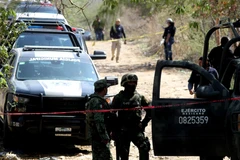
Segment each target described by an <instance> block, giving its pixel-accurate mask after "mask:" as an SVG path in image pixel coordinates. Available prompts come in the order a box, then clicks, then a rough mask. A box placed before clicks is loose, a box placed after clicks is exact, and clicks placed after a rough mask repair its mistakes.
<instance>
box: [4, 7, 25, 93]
mask: <svg viewBox="0 0 240 160" xmlns="http://www.w3.org/2000/svg"><path fill="white" fill-rule="evenodd" d="M15 16H16V15H15V12H14V11H13V10H11V9H5V8H0V18H1V21H0V64H1V65H2V66H3V69H2V72H0V88H3V87H6V86H7V83H6V78H8V77H9V76H10V75H11V72H10V71H11V69H12V66H10V65H4V64H6V63H7V61H8V60H9V58H10V55H9V53H8V51H9V49H11V48H12V45H13V43H14V42H15V40H16V38H17V37H18V35H19V34H20V33H21V32H22V31H23V30H24V29H25V28H26V25H25V24H24V23H11V22H10V21H9V20H8V18H9V17H15Z"/></svg>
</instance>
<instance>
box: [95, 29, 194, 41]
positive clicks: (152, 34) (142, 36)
mask: <svg viewBox="0 0 240 160" xmlns="http://www.w3.org/2000/svg"><path fill="white" fill-rule="evenodd" d="M188 28H189V27H188V26H187V25H185V26H183V27H179V28H178V30H180V31H178V32H177V34H179V33H181V32H183V31H185V30H187V29H188ZM163 33H164V32H156V33H150V34H144V35H141V36H137V37H132V38H126V39H125V40H136V39H141V38H145V37H151V36H155V35H159V34H163ZM110 41H111V42H113V41H118V40H114V39H113V40H105V42H110ZM95 43H96V40H94V42H93V44H92V46H94V45H95Z"/></svg>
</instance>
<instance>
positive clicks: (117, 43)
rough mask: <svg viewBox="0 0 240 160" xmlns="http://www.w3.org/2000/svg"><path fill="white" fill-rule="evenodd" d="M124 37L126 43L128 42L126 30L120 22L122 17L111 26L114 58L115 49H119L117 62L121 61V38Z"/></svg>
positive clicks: (113, 55) (113, 54)
mask: <svg viewBox="0 0 240 160" xmlns="http://www.w3.org/2000/svg"><path fill="white" fill-rule="evenodd" d="M123 37H124V39H125V40H124V44H126V35H125V32H124V28H123V26H122V25H121V24H120V19H117V20H116V23H115V25H114V26H112V27H111V30H110V38H111V39H112V58H111V60H113V59H114V57H115V50H116V49H117V55H116V62H117V63H118V61H119V56H120V49H121V40H122V38H123Z"/></svg>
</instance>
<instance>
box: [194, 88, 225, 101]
mask: <svg viewBox="0 0 240 160" xmlns="http://www.w3.org/2000/svg"><path fill="white" fill-rule="evenodd" d="M219 95H220V92H219V91H214V89H213V88H212V86H211V85H204V86H199V87H198V88H197V91H196V97H197V98H207V99H210V98H217V97H218V96H219Z"/></svg>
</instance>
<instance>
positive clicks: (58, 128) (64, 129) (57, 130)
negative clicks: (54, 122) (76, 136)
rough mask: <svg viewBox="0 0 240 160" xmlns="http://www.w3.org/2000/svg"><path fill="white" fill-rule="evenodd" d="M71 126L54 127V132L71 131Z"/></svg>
mask: <svg viewBox="0 0 240 160" xmlns="http://www.w3.org/2000/svg"><path fill="white" fill-rule="evenodd" d="M71 131H72V128H65V127H56V128H55V132H71Z"/></svg>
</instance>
